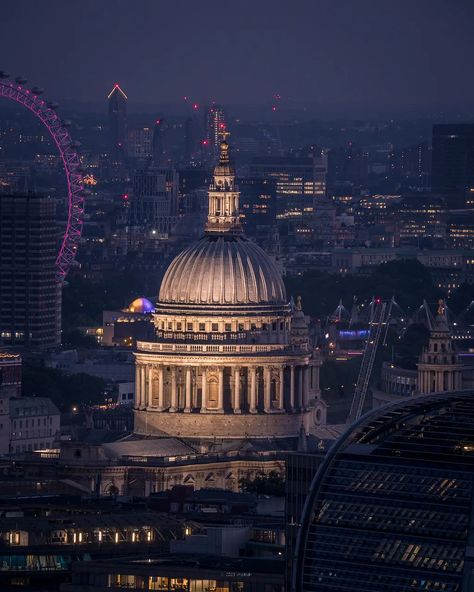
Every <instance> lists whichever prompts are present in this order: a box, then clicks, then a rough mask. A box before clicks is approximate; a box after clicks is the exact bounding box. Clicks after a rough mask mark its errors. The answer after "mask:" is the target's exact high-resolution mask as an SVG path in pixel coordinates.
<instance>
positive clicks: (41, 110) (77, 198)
mask: <svg viewBox="0 0 474 592" xmlns="http://www.w3.org/2000/svg"><path fill="white" fill-rule="evenodd" d="M8 78H9V74H7V73H6V72H0V97H4V98H5V99H10V100H11V101H14V102H16V103H18V104H20V105H23V106H24V107H26V108H27V109H28V110H29V111H30V112H31V113H33V114H34V115H35V116H36V117H37V118H38V119H39V120H40V121H41V122H42V123H43V125H44V126H45V127H46V129H47V130H48V132H49V134H50V136H51V138H52V139H53V140H54V143H55V144H56V146H57V149H58V151H59V155H60V157H61V160H62V163H63V167H64V172H65V175H66V182H67V194H68V196H67V202H68V206H67V224H66V230H65V232H64V235H63V237H62V240H61V244H60V247H59V252H58V255H57V258H56V278H57V280H58V282H59V283H62V282H63V281H64V278H65V277H66V275H67V273H68V271H69V268H70V267H71V264H72V263H73V261H74V257H75V255H76V251H77V247H78V245H79V242H80V239H81V234H82V225H83V220H84V197H85V191H84V187H83V183H82V172H81V169H80V161H79V156H78V154H77V152H76V148H77V146H78V145H79V144H78V143H76V142H74V141H73V140H72V138H71V136H70V134H69V132H68V130H67V125H68V122H65V121H63V120H62V119H61V118H60V117H59V115H58V114H57V112H56V109H57V107H58V105H57V104H56V103H52V102H50V101H46V100H45V99H44V98H43V97H42V94H43V89H41V88H38V87H33V88H32V89H28V88H25V86H24V85H25V84H26V82H27V81H26V80H25V79H24V78H20V77H18V78H16V79H15V80H14V81H10V80H8Z"/></svg>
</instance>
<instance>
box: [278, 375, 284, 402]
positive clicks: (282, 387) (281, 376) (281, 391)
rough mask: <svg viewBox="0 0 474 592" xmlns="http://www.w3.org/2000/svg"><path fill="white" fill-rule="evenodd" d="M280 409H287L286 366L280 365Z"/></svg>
mask: <svg viewBox="0 0 474 592" xmlns="http://www.w3.org/2000/svg"><path fill="white" fill-rule="evenodd" d="M278 409H279V410H280V411H284V409H285V366H280V383H279V385H278Z"/></svg>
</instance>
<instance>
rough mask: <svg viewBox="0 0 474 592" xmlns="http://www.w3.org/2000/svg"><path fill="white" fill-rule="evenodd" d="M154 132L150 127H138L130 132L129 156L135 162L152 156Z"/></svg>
mask: <svg viewBox="0 0 474 592" xmlns="http://www.w3.org/2000/svg"><path fill="white" fill-rule="evenodd" d="M152 146H153V132H152V130H151V128H149V127H146V126H145V127H136V128H134V129H131V130H130V131H129V132H128V143H127V154H128V156H129V158H133V159H135V160H146V159H148V158H150V157H151V156H152V152H153V151H152Z"/></svg>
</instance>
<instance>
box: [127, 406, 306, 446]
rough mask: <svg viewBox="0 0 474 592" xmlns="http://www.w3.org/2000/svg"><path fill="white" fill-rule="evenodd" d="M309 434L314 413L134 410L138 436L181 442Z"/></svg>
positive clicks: (135, 429)
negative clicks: (180, 439) (236, 413)
mask: <svg viewBox="0 0 474 592" xmlns="http://www.w3.org/2000/svg"><path fill="white" fill-rule="evenodd" d="M302 424H303V425H304V427H305V431H310V429H311V427H312V426H313V425H314V410H313V409H311V410H309V411H305V412H302V413H294V414H291V415H290V414H284V413H274V414H273V413H268V414H265V413H259V414H258V415H250V414H249V415H247V414H242V415H234V414H199V413H193V414H188V415H186V416H183V414H181V413H154V412H152V411H139V410H135V426H134V432H135V433H136V434H142V435H148V434H154V435H158V434H162V435H172V436H174V437H178V438H211V437H212V438H214V437H216V438H233V439H239V438H245V437H246V436H250V437H252V438H255V437H262V438H272V437H273V438H282V437H295V435H297V434H298V432H299V430H300V428H301V425H302Z"/></svg>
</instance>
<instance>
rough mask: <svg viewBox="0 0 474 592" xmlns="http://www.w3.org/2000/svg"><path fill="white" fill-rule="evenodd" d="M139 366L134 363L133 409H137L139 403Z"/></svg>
mask: <svg viewBox="0 0 474 592" xmlns="http://www.w3.org/2000/svg"><path fill="white" fill-rule="evenodd" d="M139 401H140V366H139V365H138V364H137V363H135V409H138V408H139V406H140V404H139Z"/></svg>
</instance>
